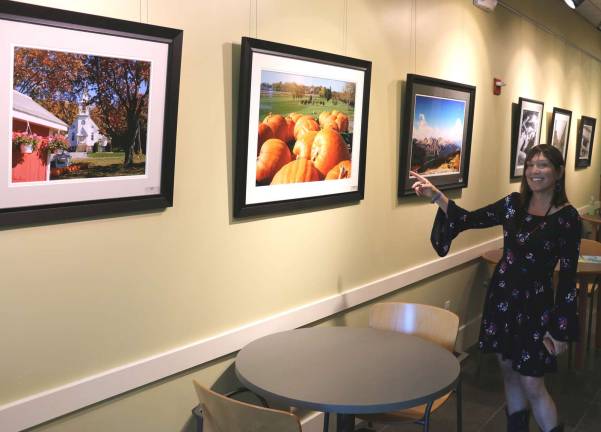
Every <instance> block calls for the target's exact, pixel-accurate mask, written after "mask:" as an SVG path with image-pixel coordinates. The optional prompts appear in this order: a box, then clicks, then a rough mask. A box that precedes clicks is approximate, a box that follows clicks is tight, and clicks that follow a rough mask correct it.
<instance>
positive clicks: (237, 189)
mask: <svg viewBox="0 0 601 432" xmlns="http://www.w3.org/2000/svg"><path fill="white" fill-rule="evenodd" d="M370 80H371V62H369V61H365V60H358V59H354V58H350V57H344V56H340V55H336V54H330V53H325V52H320V51H314V50H309V49H305V48H299V47H294V46H290V45H283V44H279V43H274V42H268V41H264V40H259V39H251V38H246V37H245V38H242V58H241V62H240V96H239V104H240V107H239V111H238V113H239V116H238V138H237V143H236V151H235V153H236V166H235V186H234V212H233V213H234V217H245V216H252V215H261V214H267V213H273V212H278V211H293V210H298V209H306V208H311V207H317V206H325V205H332V204H337V203H347V202H358V201H359V200H361V199H363V191H364V183H365V154H366V145H367V118H368V111H369V89H370Z"/></svg>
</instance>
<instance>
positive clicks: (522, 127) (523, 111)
mask: <svg viewBox="0 0 601 432" xmlns="http://www.w3.org/2000/svg"><path fill="white" fill-rule="evenodd" d="M544 107H545V106H544V103H543V102H540V101H536V100H532V99H526V98H522V97H521V98H520V100H519V103H518V116H517V124H516V125H515V126H514V127H515V130H514V134H513V136H514V141H513V143H512V145H511V173H510V177H511V178H512V179H514V178H518V177H521V176H522V174H523V173H524V161H525V160H526V154H527V153H528V150H530V149H531V148H532V147H534V146H537V145H539V144H540V133H541V127H542V120H543V110H544Z"/></svg>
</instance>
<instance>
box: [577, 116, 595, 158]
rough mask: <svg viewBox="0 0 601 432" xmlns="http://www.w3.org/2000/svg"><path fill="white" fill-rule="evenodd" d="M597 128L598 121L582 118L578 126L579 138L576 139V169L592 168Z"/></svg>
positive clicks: (591, 118)
mask: <svg viewBox="0 0 601 432" xmlns="http://www.w3.org/2000/svg"><path fill="white" fill-rule="evenodd" d="M596 126H597V119H595V118H593V117H587V116H582V117H581V118H580V124H579V125H578V137H577V138H576V155H575V160H576V162H575V167H576V168H586V167H589V166H591V159H592V157H593V141H594V140H595V128H596ZM587 141H588V143H587ZM587 144H588V145H587Z"/></svg>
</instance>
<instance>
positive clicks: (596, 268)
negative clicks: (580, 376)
mask: <svg viewBox="0 0 601 432" xmlns="http://www.w3.org/2000/svg"><path fill="white" fill-rule="evenodd" d="M583 219H584V217H583ZM583 243H584V241H583ZM593 243H594V242H593ZM580 253H581V254H583V255H588V254H589V252H587V250H586V248H585V247H584V245H583V244H581V249H580ZM502 257H503V249H493V250H489V251H487V252H485V253H483V254H482V258H483V259H484V261H486V262H488V263H489V264H494V265H496V264H497V263H498V262H499V261H500V260H501V258H502ZM558 272H559V263H558V264H557V266H556V267H555V275H554V279H556V276H557V274H558ZM600 275H601V264H596V263H585V262H578V267H577V269H576V280H577V282H578V284H579V286H581V287H588V285H589V284H590V283H593V281H594V279H595V278H596V277H597V276H600ZM554 283H556V281H554ZM587 305H588V292H587V289H586V288H585V289H581V290H579V293H578V319H579V327H580V330H581V336H580V342H577V343H576V350H575V351H576V359H575V363H576V367H577V368H583V367H584V360H585V348H586V347H585V344H584V342H583V340H584V329H586V328H587V325H586V322H587V316H588V315H589V314H588V313H587V310H588V306H587ZM600 313H601V302H599V301H598V302H597V316H599V314H600ZM588 319H589V320H592V317H590V316H589V317H588ZM600 333H601V319H597V330H596V334H597V336H596V341H595V345H596V347H597V348H601V334H600Z"/></svg>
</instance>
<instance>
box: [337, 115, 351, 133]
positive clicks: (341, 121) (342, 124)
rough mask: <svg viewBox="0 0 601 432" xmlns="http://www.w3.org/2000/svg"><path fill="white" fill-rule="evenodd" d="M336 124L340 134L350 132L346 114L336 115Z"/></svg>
mask: <svg viewBox="0 0 601 432" xmlns="http://www.w3.org/2000/svg"><path fill="white" fill-rule="evenodd" d="M336 124H337V125H338V130H340V132H348V116H347V115H346V114H343V113H338V114H336Z"/></svg>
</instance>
